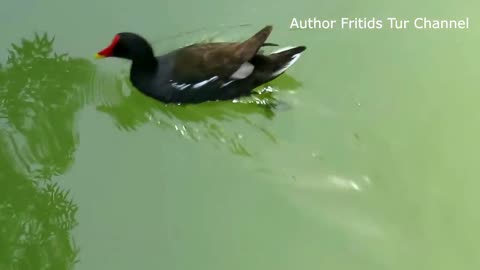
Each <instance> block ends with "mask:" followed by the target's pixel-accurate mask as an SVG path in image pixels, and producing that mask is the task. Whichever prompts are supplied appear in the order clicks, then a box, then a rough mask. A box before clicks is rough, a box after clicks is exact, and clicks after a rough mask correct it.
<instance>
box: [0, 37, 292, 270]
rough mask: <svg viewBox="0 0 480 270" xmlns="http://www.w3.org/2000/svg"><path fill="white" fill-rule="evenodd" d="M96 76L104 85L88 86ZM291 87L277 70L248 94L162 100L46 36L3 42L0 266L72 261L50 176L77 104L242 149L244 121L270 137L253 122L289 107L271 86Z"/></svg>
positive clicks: (124, 127) (62, 265)
mask: <svg viewBox="0 0 480 270" xmlns="http://www.w3.org/2000/svg"><path fill="white" fill-rule="evenodd" d="M99 81H100V82H102V83H104V84H105V85H107V86H111V87H96V86H92V84H93V83H98V82H99ZM105 81H106V82H105ZM299 86H301V84H300V83H299V82H297V81H296V80H295V79H293V78H291V77H289V76H284V77H283V78H281V79H279V80H277V81H276V82H274V83H273V84H271V85H270V86H269V87H267V88H265V89H263V90H262V91H261V92H259V93H258V94H256V95H254V96H253V97H250V98H246V99H243V100H239V101H236V102H235V103H229V102H225V103H224V104H222V105H223V106H217V105H216V104H217V103H206V104H201V105H196V106H178V105H163V104H161V103H159V102H157V101H155V100H152V99H150V98H147V97H145V96H143V95H142V94H140V93H139V92H137V91H136V90H134V89H132V88H131V86H130V84H129V82H128V76H127V75H126V74H121V75H117V76H110V74H107V75H105V74H104V73H102V72H99V71H98V70H96V69H95V66H94V65H93V63H92V62H90V61H89V60H86V59H81V58H73V57H70V56H69V55H68V54H59V53H56V52H55V50H54V38H52V37H51V36H50V35H48V34H35V35H34V36H33V37H32V38H29V39H23V40H21V42H20V43H18V44H12V45H11V47H10V48H9V50H8V57H7V60H6V61H5V63H3V64H2V65H0V166H1V170H0V187H1V188H0V224H1V227H0V269H22V270H28V269H35V270H41V269H73V268H74V267H75V265H76V264H77V262H78V261H79V260H80V259H79V254H80V247H79V246H77V245H76V244H75V241H74V237H73V236H72V235H73V232H72V231H73V229H74V228H75V227H76V225H77V223H78V221H77V218H78V217H77V216H78V214H77V212H78V206H77V205H76V204H75V202H74V201H73V199H72V196H71V195H70V193H69V191H68V190H67V189H66V188H64V187H62V186H61V185H59V182H58V181H56V179H55V177H57V176H61V175H64V174H65V173H67V172H68V170H69V169H70V168H71V167H72V165H73V164H74V158H75V155H76V150H77V147H78V145H79V141H80V135H79V129H78V127H77V125H78V117H79V114H80V112H81V111H82V109H85V108H88V107H89V106H90V105H91V106H90V107H93V108H94V109H95V111H97V112H101V113H102V114H104V115H107V116H109V117H110V118H111V119H112V120H113V123H114V124H115V125H116V127H117V128H118V129H119V130H121V131H135V130H137V129H139V128H140V127H141V126H144V125H147V124H151V125H153V126H154V127H157V128H160V129H161V130H164V131H170V132H173V134H177V135H178V136H179V137H181V138H184V139H186V140H187V141H192V142H200V141H205V140H204V139H208V140H207V141H208V142H210V143H213V144H214V147H221V148H223V149H226V150H228V151H229V152H231V153H233V154H235V155H239V156H250V155H252V150H253V149H250V148H249V147H248V146H246V145H245V144H244V142H245V138H244V135H243V134H242V132H241V131H242V130H244V128H245V127H246V128H248V129H250V130H251V131H253V133H252V134H254V135H253V136H256V137H263V138H264V140H265V142H267V143H271V144H272V145H274V144H275V143H276V139H275V136H274V135H273V134H272V132H270V131H269V130H268V128H265V127H264V125H263V124H262V123H265V122H264V121H270V120H271V119H272V118H273V117H275V112H276V111H278V110H288V109H289V108H288V105H287V104H286V103H282V102H281V101H278V100H275V98H274V95H272V94H273V92H275V91H278V90H279V89H280V90H281V89H282V88H285V89H289V90H294V89H296V88H298V87H299ZM99 88H101V90H99ZM125 91H127V92H128V93H125ZM229 121H236V125H234V126H233V127H232V126H228V125H226V124H225V123H228V122H229ZM262 121H263V122H262ZM255 133H256V134H255Z"/></svg>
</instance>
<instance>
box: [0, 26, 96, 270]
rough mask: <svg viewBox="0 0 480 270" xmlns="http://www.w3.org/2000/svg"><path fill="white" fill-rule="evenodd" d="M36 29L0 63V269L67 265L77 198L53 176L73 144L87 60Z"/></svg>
mask: <svg viewBox="0 0 480 270" xmlns="http://www.w3.org/2000/svg"><path fill="white" fill-rule="evenodd" d="M53 43H54V40H53V39H52V38H49V37H48V36H47V35H46V34H45V35H35V36H34V38H33V39H31V40H26V39H24V40H22V41H21V43H20V44H12V46H11V48H10V50H9V54H8V59H7V61H6V63H5V64H4V65H2V66H0V166H1V169H0V224H1V228H0V269H22V270H23V269H72V268H73V265H74V264H75V262H76V260H77V254H78V249H77V248H76V247H75V245H74V242H73V240H72V237H71V235H70V234H71V230H72V229H73V228H74V227H75V225H76V223H77V220H76V212H77V206H76V205H75V204H74V202H73V201H72V200H71V198H70V196H69V194H68V192H67V191H66V190H63V189H62V188H61V187H60V186H59V185H58V184H57V183H56V182H54V181H53V180H52V179H53V177H54V176H57V175H61V174H63V173H65V172H66V171H67V170H68V168H69V167H70V165H71V164H72V162H73V154H74V152H75V149H76V147H77V145H78V132H77V129H76V126H75V121H74V117H75V114H76V112H78V111H79V110H80V108H81V107H82V106H83V105H84V103H85V97H86V96H85V95H84V94H83V91H82V90H83V89H84V85H83V82H85V81H88V77H89V76H91V74H92V72H93V65H92V64H91V63H90V62H88V61H86V60H82V59H74V58H71V57H69V56H68V55H66V54H61V55H60V54H56V53H55V52H54V50H53Z"/></svg>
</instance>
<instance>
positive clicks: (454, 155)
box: [0, 0, 480, 270]
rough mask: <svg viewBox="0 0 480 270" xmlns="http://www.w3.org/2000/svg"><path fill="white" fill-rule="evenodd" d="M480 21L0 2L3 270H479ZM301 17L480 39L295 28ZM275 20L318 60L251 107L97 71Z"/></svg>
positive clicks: (382, 8) (179, 5)
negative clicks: (161, 96) (382, 22)
mask: <svg viewBox="0 0 480 270" xmlns="http://www.w3.org/2000/svg"><path fill="white" fill-rule="evenodd" d="M479 8H480V4H478V3H475V2H474V1H466V0H462V1H456V2H454V1H420V2H418V1H379V0H378V1H373V2H369V3H368V4H367V3H363V2H360V1H353V0H345V1H323V2H322V1H309V0H300V1H292V2H284V3H279V2H278V1H276V2H273V1H253V0H244V1H213V0H206V1H191V2H186V1H171V0H167V1H154V0H148V1H139V2H135V1H126V0H118V1H93V0H84V1H60V0H45V1H34V0H26V1H17V0H3V2H2V8H1V9H0V25H1V27H0V29H1V39H0V63H1V64H0V269H2V270H3V269H5V270H10V269H21V270H24V269H25V270H27V269H35V270H41V269H77V270H87V269H88V270H96V269H102V270H105V269H116V270H117V269H119V270H120V269H179V270H183V269H205V270H207V269H208V270H214V269H219V270H220V269H222V270H224V269H262V270H265V269H275V270H278V269H302V270H303V269H365V270H367V269H368V270H374V269H379V270H380V269H399V270H400V269H401V270H404V269H435V270H439V269H478V267H479V266H480V257H479V256H478V254H479V252H480V244H479V241H480V233H479V232H478V227H479V226H480V211H479V210H478V205H479V204H480V197H479V196H478V194H479V192H480V182H479V179H480V178H479V176H480V171H479V169H478V163H479V161H480V143H479V138H480V113H479V106H478V104H479V100H480V91H479V90H480V89H479V76H478V70H479V69H478V63H479V57H480V53H479V52H478V50H479V46H478V40H479V33H480V30H479V28H478V27H479V25H478V22H477V20H476V19H477V17H478V16H477V15H478V9H479ZM294 16H297V17H309V16H310V17H314V16H317V17H323V18H327V19H330V18H338V17H343V16H359V17H371V16H376V17H387V16H397V17H406V18H410V17H415V16H432V17H435V16H437V17H447V18H450V17H453V18H463V17H466V16H469V17H470V24H471V25H470V29H469V30H465V31H455V30H453V31H452V30H443V31H417V30H413V29H410V30H402V31H391V30H380V31H378V30H376V31H348V30H343V31H341V30H323V31H322V30H303V31H298V30H297V31H292V30H289V29H288V26H289V24H290V21H291V19H292V17H294ZM266 24H273V25H274V32H273V34H272V36H271V38H270V41H271V42H276V43H280V44H282V45H306V46H307V47H308V50H307V52H306V53H305V54H304V56H303V57H302V58H301V59H300V60H299V61H298V62H297V64H296V65H295V66H294V67H293V68H291V69H290V70H289V72H288V74H287V75H285V76H283V77H281V78H279V79H277V80H275V81H273V82H271V83H270V84H268V85H266V86H265V87H264V88H265V90H267V91H266V93H264V94H262V95H260V96H256V97H255V98H251V99H245V100H241V102H238V103H232V102H214V103H207V104H201V105H195V106H171V105H170V106H165V105H163V104H161V103H159V102H156V101H154V100H151V99H149V98H146V97H144V96H143V95H141V94H139V93H138V92H137V91H136V90H135V89H133V88H132V87H131V86H130V84H129V82H128V76H127V74H128V68H129V66H128V63H126V62H124V61H120V60H110V59H108V60H103V61H94V60H93V55H94V54H95V53H96V52H97V51H98V50H100V49H102V48H103V47H105V46H106V45H108V42H109V41H110V40H111V38H112V37H113V35H114V34H115V33H116V32H121V31H134V32H139V33H142V34H143V35H145V36H146V37H148V39H149V40H151V41H152V42H153V43H154V46H155V49H156V50H157V52H164V51H168V50H170V49H172V48H175V47H179V46H183V45H186V44H188V43H191V42H195V41H202V40H211V39H214V40H239V39H243V38H245V37H248V36H249V35H250V34H252V33H254V32H255V31H257V30H258V29H260V28H261V27H263V26H264V25H266ZM242 25H243V26H242ZM257 103H259V104H257ZM262 104H266V105H262Z"/></svg>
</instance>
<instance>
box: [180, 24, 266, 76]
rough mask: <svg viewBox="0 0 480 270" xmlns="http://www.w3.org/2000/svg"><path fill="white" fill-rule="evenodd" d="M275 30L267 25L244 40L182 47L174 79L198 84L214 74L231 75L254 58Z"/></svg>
mask: <svg viewBox="0 0 480 270" xmlns="http://www.w3.org/2000/svg"><path fill="white" fill-rule="evenodd" d="M271 31H272V27H271V26H266V27H265V28H263V29H262V30H260V31H259V32H258V33H256V34H255V35H254V36H252V37H251V38H249V39H248V40H246V41H244V42H238V43H226V42H225V43H206V44H194V45H191V46H188V47H185V48H182V49H179V50H178V51H177V52H176V55H175V66H174V79H175V80H176V81H179V82H182V83H194V82H198V81H203V80H208V79H210V78H212V77H214V76H218V77H219V78H228V77H230V75H232V74H233V73H234V72H235V71H236V70H238V69H239V68H240V66H241V65H242V64H243V63H245V62H248V61H249V60H250V59H252V58H253V56H254V55H255V54H256V53H257V51H258V49H259V48H260V47H261V46H263V44H264V42H265V40H266V39H267V38H268V36H269V35H270V33H271Z"/></svg>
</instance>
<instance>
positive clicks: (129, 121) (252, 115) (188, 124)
mask: <svg viewBox="0 0 480 270" xmlns="http://www.w3.org/2000/svg"><path fill="white" fill-rule="evenodd" d="M123 78H124V79H120V78H116V79H115V81H114V82H113V83H107V84H109V85H111V86H112V87H108V90H107V91H108V92H109V93H108V95H109V96H110V98H109V101H107V102H103V103H102V104H100V105H99V106H97V110H99V111H101V112H104V113H107V114H108V115H110V116H111V117H112V118H113V120H114V121H115V123H116V125H117V127H119V128H120V129H122V130H127V131H133V130H136V129H138V128H139V127H140V126H142V125H145V124H147V123H149V124H154V125H157V126H158V127H160V128H162V129H166V130H169V131H174V132H176V133H178V135H179V136H181V137H182V138H185V139H189V140H194V141H197V142H204V143H213V144H214V145H216V146H218V145H226V146H227V147H228V149H229V150H230V151H231V152H232V153H234V154H238V155H246V156H248V155H250V154H251V149H248V147H247V146H245V144H244V139H245V138H244V136H245V134H243V133H242V130H249V131H250V132H249V134H250V135H249V136H263V137H264V138H265V139H266V140H267V141H269V142H271V143H275V142H276V139H275V135H274V134H273V133H272V132H271V131H269V130H268V128H266V127H265V125H266V124H268V121H269V120H271V119H272V118H274V117H275V113H276V112H277V111H279V110H285V109H288V103H286V102H283V101H281V100H277V99H276V98H275V92H277V91H282V90H291V91H292V90H295V89H296V88H298V87H300V86H301V84H300V83H299V82H297V81H296V80H295V79H293V78H292V77H289V76H287V75H284V76H283V77H281V78H279V79H278V80H276V81H274V82H272V83H271V84H269V85H268V86H265V87H264V88H261V89H259V90H258V93H257V94H255V95H253V96H251V97H245V98H241V99H239V100H234V101H233V102H232V101H222V102H207V103H202V104H195V105H174V104H168V105H165V104H162V103H160V102H158V101H156V100H153V99H151V98H149V97H146V96H144V95H143V94H141V93H140V92H138V91H137V90H135V89H133V87H132V86H131V85H130V83H129V81H128V78H126V76H123ZM99 80H100V79H99ZM97 91H101V90H97ZM233 122H234V124H233ZM252 130H253V131H257V132H256V133H255V132H253V133H252V132H251V131H252Z"/></svg>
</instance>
